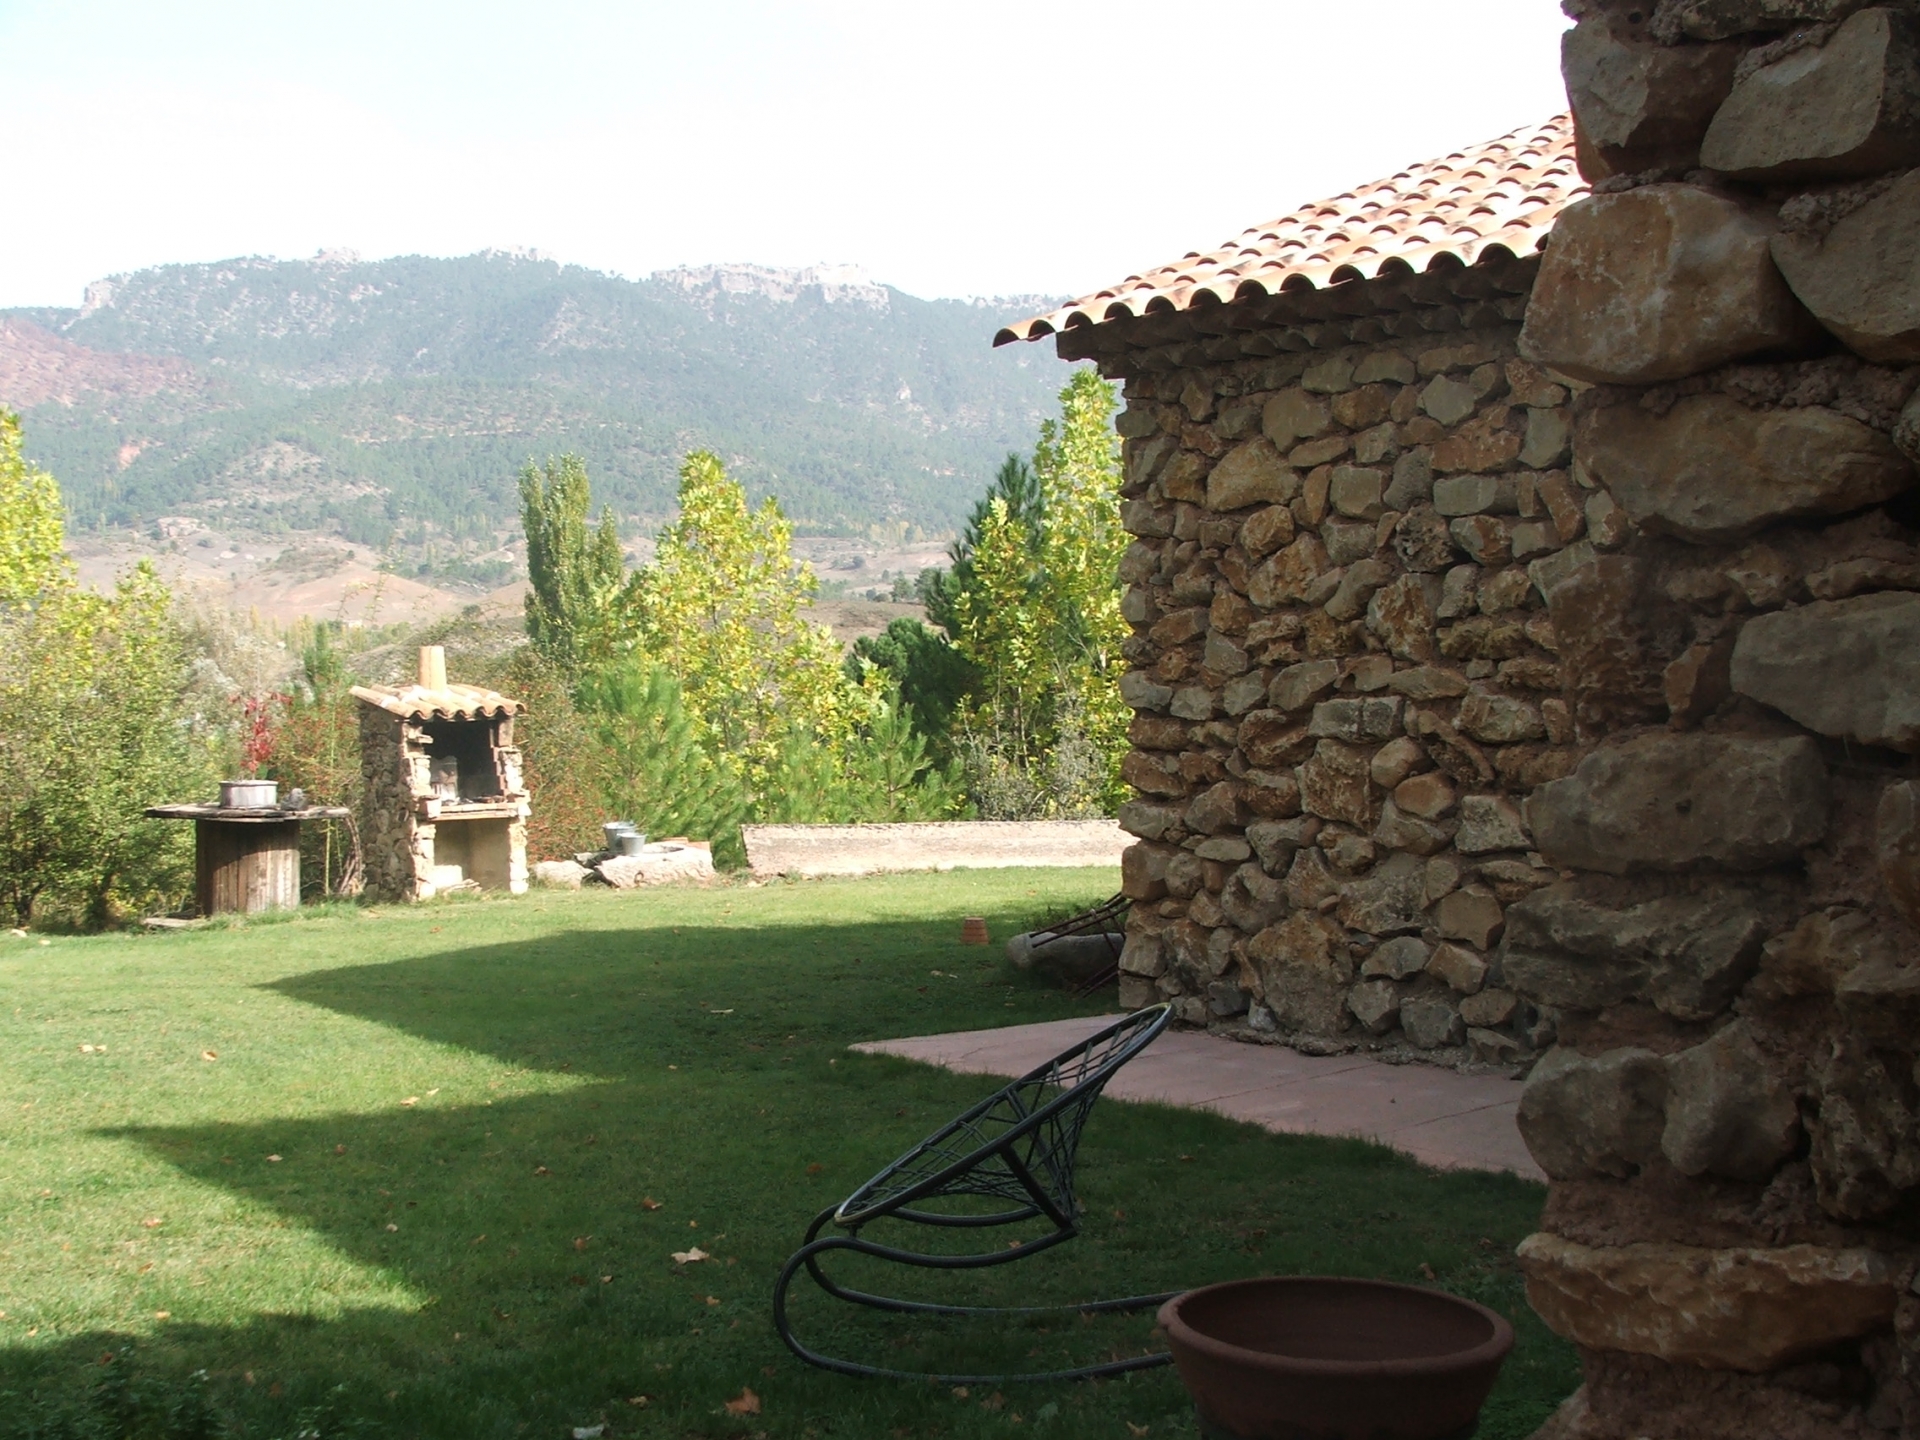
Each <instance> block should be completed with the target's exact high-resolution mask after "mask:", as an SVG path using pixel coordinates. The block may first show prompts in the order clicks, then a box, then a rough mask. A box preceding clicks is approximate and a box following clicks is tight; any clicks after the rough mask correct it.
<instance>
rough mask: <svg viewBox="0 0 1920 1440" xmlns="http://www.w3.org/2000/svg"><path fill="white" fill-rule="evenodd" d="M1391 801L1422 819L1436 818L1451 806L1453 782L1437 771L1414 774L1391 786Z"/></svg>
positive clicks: (1452, 802) (1452, 801) (1452, 803)
mask: <svg viewBox="0 0 1920 1440" xmlns="http://www.w3.org/2000/svg"><path fill="white" fill-rule="evenodd" d="M1393 803H1394V804H1395V805H1397V806H1398V807H1399V808H1400V809H1402V810H1404V811H1406V812H1407V813H1408V814H1409V815H1416V816H1418V817H1419V818H1420V819H1422V820H1438V819H1439V818H1440V817H1441V816H1442V815H1444V814H1446V813H1447V812H1448V811H1449V810H1451V809H1452V808H1453V805H1454V793H1453V784H1452V782H1451V781H1450V780H1448V779H1447V777H1446V776H1444V775H1442V774H1440V773H1438V772H1437V771H1429V772H1428V773H1427V774H1425V775H1415V776H1413V777H1411V778H1410V779H1406V780H1402V781H1401V782H1400V783H1399V784H1398V785H1396V786H1394V787H1393Z"/></svg>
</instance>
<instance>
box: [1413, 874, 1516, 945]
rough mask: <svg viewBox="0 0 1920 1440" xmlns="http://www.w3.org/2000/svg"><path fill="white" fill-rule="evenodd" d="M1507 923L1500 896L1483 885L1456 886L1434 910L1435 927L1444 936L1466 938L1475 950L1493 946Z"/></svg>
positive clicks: (1449, 938) (1446, 937)
mask: <svg viewBox="0 0 1920 1440" xmlns="http://www.w3.org/2000/svg"><path fill="white" fill-rule="evenodd" d="M1431 879H1432V876H1431V874H1429V876H1428V880H1429V882H1431ZM1505 923H1506V917H1505V914H1504V912H1503V911H1502V910H1501V908H1500V902H1499V900H1498V899H1496V898H1495V897H1494V894H1493V892H1492V891H1491V890H1488V889H1487V888H1486V887H1485V886H1483V885H1469V886H1467V887H1465V888H1464V889H1461V890H1455V891H1454V892H1453V893H1452V894H1450V895H1448V896H1447V897H1446V898H1444V899H1443V900H1441V902H1440V903H1439V904H1438V905H1436V906H1434V910H1433V925H1434V929H1435V930H1437V931H1438V932H1439V933H1440V935H1441V936H1442V937H1443V938H1445V939H1448V940H1464V941H1466V942H1467V944H1469V945H1471V946H1473V948H1474V949H1476V950H1490V949H1492V948H1493V942H1494V941H1496V940H1498V939H1499V938H1500V931H1501V928H1502V927H1503V926H1504V925H1505Z"/></svg>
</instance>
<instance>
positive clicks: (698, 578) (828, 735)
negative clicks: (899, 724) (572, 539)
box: [619, 451, 872, 787]
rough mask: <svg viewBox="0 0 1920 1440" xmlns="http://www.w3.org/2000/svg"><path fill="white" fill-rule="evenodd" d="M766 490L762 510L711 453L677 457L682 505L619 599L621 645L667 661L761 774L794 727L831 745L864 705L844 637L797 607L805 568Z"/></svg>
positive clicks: (811, 583)
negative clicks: (848, 668)
mask: <svg viewBox="0 0 1920 1440" xmlns="http://www.w3.org/2000/svg"><path fill="white" fill-rule="evenodd" d="M792 534H793V532H792V527H791V526H790V525H789V524H788V523H787V519H786V517H785V516H784V515H782V514H781V513H780V507H779V505H778V504H777V503H776V502H775V501H774V500H773V498H772V497H771V496H769V497H768V499H767V500H766V501H765V502H764V503H763V504H761V505H760V507H759V508H758V509H750V508H749V507H748V505H747V497H746V491H745V490H743V489H742V488H741V486H740V484H739V482H737V481H735V480H734V479H732V478H731V477H730V476H728V474H727V472H726V467H725V466H724V465H722V464H721V462H720V459H719V457H718V456H716V455H713V454H710V453H708V452H706V451H696V452H695V453H693V454H691V455H689V456H688V457H687V458H686V461H685V463H684V464H683V465H682V466H681V467H680V513H679V515H678V516H676V517H675V519H674V520H673V522H672V523H671V524H670V525H668V526H667V528H666V529H665V530H663V531H662V532H661V533H660V536H659V539H658V542H657V544H656V548H655V551H654V559H653V563H652V564H650V565H647V566H645V567H643V568H641V569H639V570H637V571H635V572H634V575H633V578H632V579H631V581H629V582H628V585H627V588H626V591H625V593H624V594H623V596H622V598H621V620H622V623H621V626H620V642H619V643H620V644H621V645H622V646H624V647H626V648H629V649H631V650H633V651H636V652H638V653H639V654H641V655H644V656H645V657H646V658H647V659H648V660H649V661H650V662H652V663H653V664H656V665H660V666H663V667H664V668H665V669H666V670H667V671H668V672H669V673H670V674H671V675H672V676H673V677H674V679H675V680H677V681H678V682H679V685H680V687H681V690H682V692H683V694H684V696H685V700H686V705H687V708H688V709H689V710H690V711H691V712H692V714H693V715H694V716H695V717H696V718H697V719H698V720H699V722H700V723H701V724H702V725H703V726H704V727H705V728H706V729H707V730H708V731H709V732H710V733H711V735H712V737H713V743H714V744H716V745H717V746H718V747H719V748H720V749H722V750H724V751H726V752H727V753H728V754H730V755H734V756H737V757H739V758H740V759H741V761H742V762H743V763H744V764H745V766H746V768H747V772H748V775H749V777H750V779H751V781H752V782H753V783H754V784H755V785H756V787H757V785H758V783H759V782H760V781H762V780H763V779H764V778H765V776H766V775H767V773H768V771H769V770H770V769H771V768H772V766H773V764H774V760H775V757H776V756H777V755H778V754H779V753H780V750H781V747H782V746H783V745H784V744H785V743H786V739H787V736H788V735H789V734H790V733H792V732H795V731H797V732H799V733H801V734H803V735H806V736H808V737H810V738H811V740H812V741H813V743H816V744H820V745H823V746H825V747H826V748H827V749H828V750H829V751H830V752H831V751H837V750H838V749H839V747H840V746H842V745H843V744H844V743H845V742H846V741H847V740H848V739H849V737H851V735H852V734H853V732H854V729H855V727H856V726H857V725H858V723H859V722H860V721H861V720H862V719H863V718H865V716H866V715H867V714H868V713H869V712H870V711H871V709H872V701H871V697H869V696H868V695H867V694H866V692H864V691H862V690H861V689H859V688H858V687H855V686H853V685H850V684H849V683H848V681H847V677H846V676H845V675H844V674H843V673H842V671H841V666H840V647H839V644H838V642H836V641H835V640H834V638H833V635H832V633H831V632H830V631H829V630H827V629H826V627H825V626H822V625H814V624H810V623H809V622H808V621H807V620H805V619H804V618H803V617H802V616H801V614H800V610H801V607H802V605H804V604H805V603H806V602H807V601H808V600H810V599H812V598H813V594H814V591H815V589H816V582H815V580H814V577H813V572H812V570H811V569H809V568H808V567H807V566H805V565H801V564H797V563H796V562H795V561H794V558H793V553H792V548H791V544H792Z"/></svg>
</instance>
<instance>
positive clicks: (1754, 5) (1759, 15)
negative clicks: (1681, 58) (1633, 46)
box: [1647, 0, 1872, 45]
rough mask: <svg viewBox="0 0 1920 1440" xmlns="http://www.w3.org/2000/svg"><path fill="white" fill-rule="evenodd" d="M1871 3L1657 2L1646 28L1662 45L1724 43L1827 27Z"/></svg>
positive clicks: (1845, 0)
mask: <svg viewBox="0 0 1920 1440" xmlns="http://www.w3.org/2000/svg"><path fill="white" fill-rule="evenodd" d="M1870 3H1872V0H1660V4H1659V6H1658V7H1657V9H1656V10H1655V12H1654V16H1653V22H1652V24H1650V25H1649V26H1648V27H1647V28H1648V33H1650V34H1651V35H1652V36H1653V38H1654V39H1656V40H1658V41H1659V42H1660V43H1661V44H1663V45H1672V44H1675V43H1676V42H1678V41H1680V40H1683V39H1684V40H1727V39H1731V38H1732V37H1734V36H1736V35H1755V34H1762V33H1765V32H1767V31H1771V30H1788V29H1792V28H1793V27H1794V26H1796V25H1826V24H1831V23H1832V22H1834V21H1836V20H1844V19H1846V17H1847V16H1849V15H1851V14H1853V12H1854V11H1856V10H1859V9H1862V8H1864V7H1865V6H1866V5H1868V4H1870Z"/></svg>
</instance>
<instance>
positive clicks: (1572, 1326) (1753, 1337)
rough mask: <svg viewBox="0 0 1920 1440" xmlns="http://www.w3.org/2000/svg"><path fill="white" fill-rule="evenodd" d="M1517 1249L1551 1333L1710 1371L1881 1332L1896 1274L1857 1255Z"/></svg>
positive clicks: (1818, 1250) (1663, 1248)
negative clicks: (1552, 1331)
mask: <svg viewBox="0 0 1920 1440" xmlns="http://www.w3.org/2000/svg"><path fill="white" fill-rule="evenodd" d="M1516 1253H1517V1254H1518V1255H1519V1257H1520V1266H1521V1269H1522V1270H1523V1271H1525V1273H1526V1277H1527V1299H1528V1301H1529V1302H1530V1303H1531V1304H1532V1306H1533V1308H1534V1310H1535V1311H1537V1312H1538V1313H1539V1315H1540V1318H1541V1319H1543V1320H1545V1321H1546V1322H1547V1324H1548V1325H1549V1326H1550V1327H1551V1328H1552V1329H1553V1330H1554V1331H1555V1332H1557V1333H1558V1334H1561V1335H1564V1336H1566V1337H1567V1338H1568V1339H1569V1340H1572V1341H1573V1342H1574V1343H1576V1344H1578V1345H1583V1346H1586V1347H1588V1348H1589V1349H1594V1350H1624V1351H1627V1352H1629V1353H1631V1354H1636V1355H1652V1356H1656V1357H1657V1358H1659V1359H1661V1360H1666V1361H1671V1362H1673V1363H1675V1364H1679V1365H1696V1366H1701V1367H1704V1368H1707V1369H1713V1370H1746V1371H1753V1372H1763V1371H1768V1370H1773V1369H1776V1368H1778V1367H1779V1366H1781V1365H1784V1364H1786V1363H1787V1362H1788V1361H1790V1360H1794V1359H1797V1358H1799V1357H1801V1356H1805V1355H1810V1354H1813V1353H1815V1352H1818V1351H1821V1350H1824V1349H1827V1348H1828V1347H1830V1346H1833V1345H1836V1344H1838V1343H1840V1342H1841V1341H1843V1340H1851V1339H1854V1338H1856V1337H1858V1336H1861V1335H1868V1334H1871V1333H1873V1332H1874V1331H1876V1330H1881V1329H1884V1328H1886V1326H1887V1325H1889V1324H1890V1323H1891V1322H1892V1319H1893V1311H1894V1305H1895V1304H1896V1302H1897V1301H1898V1298H1899V1287H1898V1277H1899V1270H1898V1266H1897V1265H1896V1264H1895V1263H1894V1261H1893V1260H1892V1259H1891V1258H1890V1257H1888V1256H1885V1255H1881V1254H1878V1253H1876V1252H1874V1251H1871V1250H1865V1249H1848V1250H1841V1249H1830V1248H1827V1247H1824V1246H1818V1245H1787V1246H1783V1247H1781V1248H1779V1249H1744V1248H1743V1249H1728V1250H1709V1249H1704V1248H1698V1247H1695V1246H1690V1245H1673V1244H1667V1243H1665V1242H1657V1241H1643V1242H1640V1243H1637V1244H1631V1245H1616V1246H1604V1247H1598V1246H1588V1245H1582V1244H1579V1243H1577V1242H1576V1241H1572V1240H1567V1239H1563V1238H1562V1237H1560V1236H1558V1235H1550V1234H1547V1233H1545V1232H1541V1233H1538V1234H1534V1235H1529V1236H1528V1237H1527V1238H1526V1239H1525V1240H1523V1241H1522V1242H1521V1243H1520V1248H1519V1250H1518V1251H1517V1252H1516Z"/></svg>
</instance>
